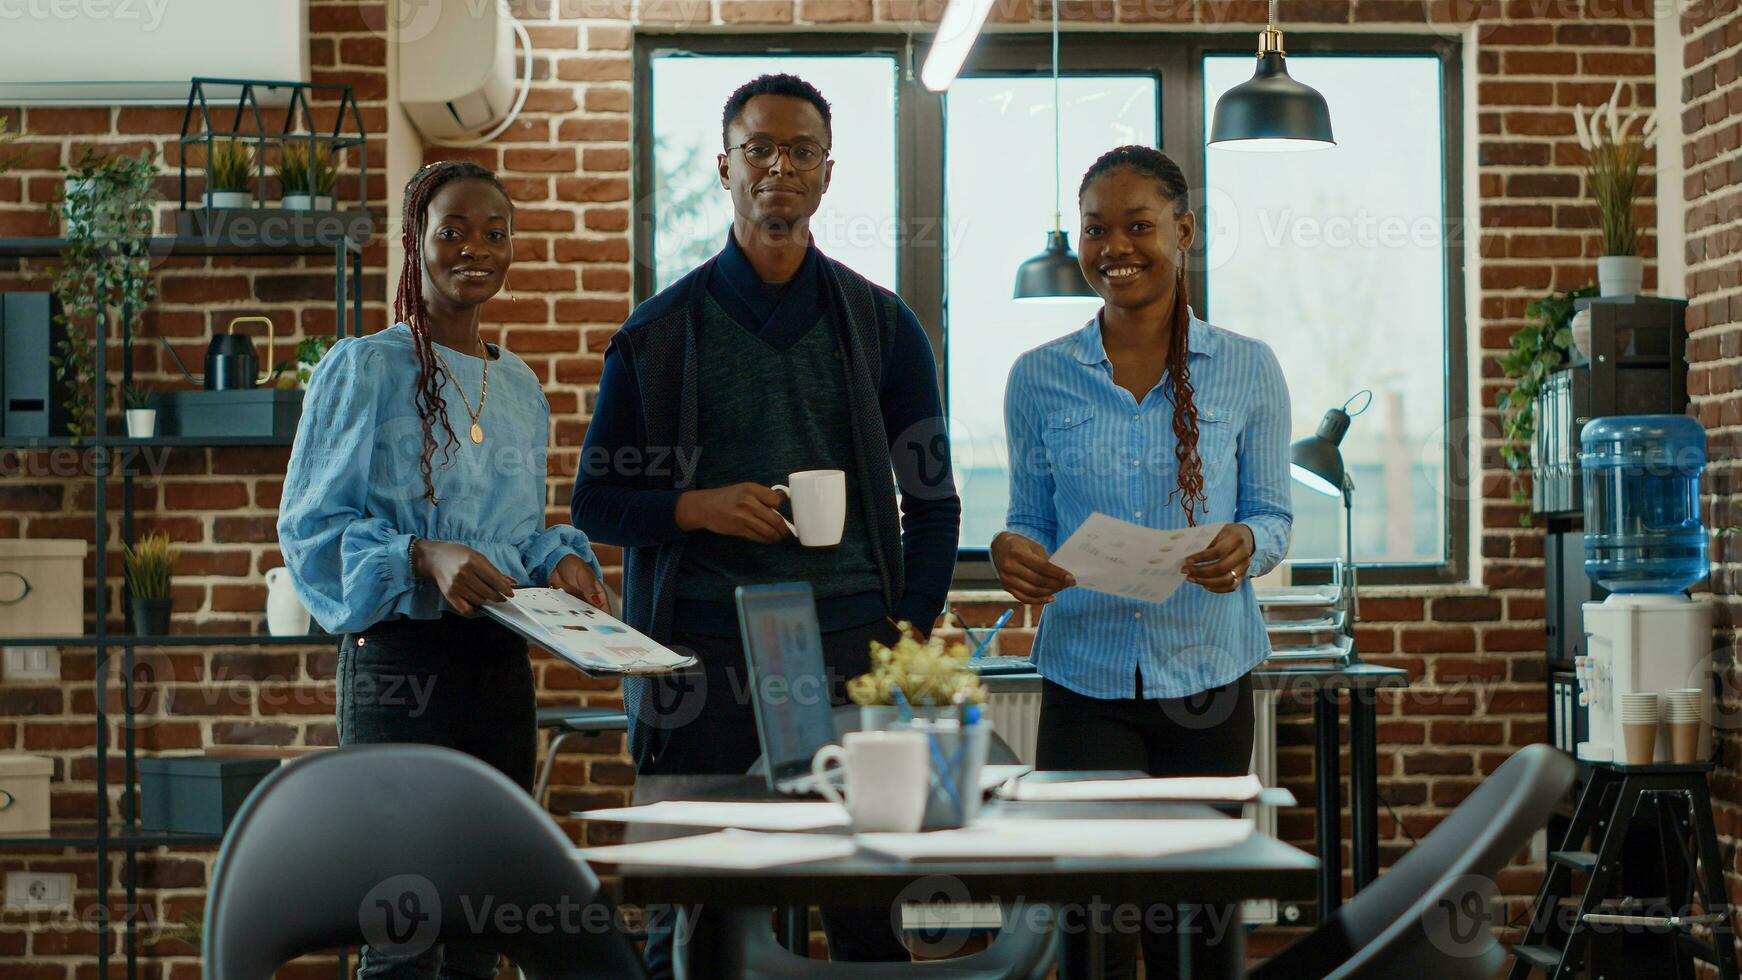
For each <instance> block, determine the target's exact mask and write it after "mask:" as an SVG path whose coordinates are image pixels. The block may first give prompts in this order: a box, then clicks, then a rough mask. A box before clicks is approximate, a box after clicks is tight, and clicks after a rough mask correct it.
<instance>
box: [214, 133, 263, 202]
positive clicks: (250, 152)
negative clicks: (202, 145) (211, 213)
mask: <svg viewBox="0 0 1742 980" xmlns="http://www.w3.org/2000/svg"><path fill="white" fill-rule="evenodd" d="M253 172H254V149H253V148H252V147H250V146H249V145H248V144H247V143H245V142H243V141H242V140H239V139H221V140H213V141H212V143H211V151H210V152H209V153H208V155H207V158H206V206H207V207H211V208H245V207H247V206H248V202H249V198H250V195H249V193H248V176H249V175H250V174H252V173H253Z"/></svg>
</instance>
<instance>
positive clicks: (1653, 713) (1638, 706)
mask: <svg viewBox="0 0 1742 980" xmlns="http://www.w3.org/2000/svg"><path fill="white" fill-rule="evenodd" d="M1621 732H1622V735H1623V736H1624V737H1625V738H1626V740H1627V764H1628V765H1632V766H1646V765H1650V764H1651V762H1652V759H1653V757H1654V756H1655V755H1656V754H1657V692H1655V691H1647V692H1644V693H1639V694H1623V695H1621Z"/></svg>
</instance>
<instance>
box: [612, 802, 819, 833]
mask: <svg viewBox="0 0 1742 980" xmlns="http://www.w3.org/2000/svg"><path fill="white" fill-rule="evenodd" d="M579 816H580V817H581V818H582V819H584V820H605V821H611V822H615V823H658V824H667V825H669V826H674V827H734V828H737V829H739V830H821V829H823V828H825V827H845V826H847V825H848V824H849V823H851V821H850V820H849V819H848V817H847V808H846V807H844V806H842V805H840V804H839V803H827V802H812V801H808V800H789V801H784V802H774V803H745V802H723V801H717V800H665V801H662V802H659V803H649V804H647V805H645V806H629V807H617V808H614V809H609V810H588V811H587V812H585V813H582V814H579Z"/></svg>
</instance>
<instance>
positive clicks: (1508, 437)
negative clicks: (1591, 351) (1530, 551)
mask: <svg viewBox="0 0 1742 980" xmlns="http://www.w3.org/2000/svg"><path fill="white" fill-rule="evenodd" d="M1595 295H1597V287H1596V286H1594V285H1586V286H1581V287H1580V288H1578V289H1570V290H1569V289H1562V290H1556V291H1555V292H1552V293H1549V294H1548V295H1547V296H1544V297H1542V298H1541V299H1538V300H1533V301H1532V302H1531V304H1530V305H1529V306H1526V307H1525V308H1524V315H1525V316H1526V317H1527V318H1528V319H1529V321H1530V322H1529V323H1527V324H1526V325H1525V326H1523V327H1521V328H1519V330H1518V332H1517V333H1515V334H1513V335H1512V350H1510V351H1508V352H1507V353H1506V354H1504V355H1502V356H1501V358H1500V369H1501V370H1502V371H1504V372H1505V373H1506V377H1508V378H1510V379H1512V380H1513V381H1514V382H1515V384H1514V385H1513V387H1512V388H1510V389H1508V390H1506V391H1503V392H1501V393H1500V400H1499V407H1500V433H1501V438H1502V439H1504V440H1505V441H1504V442H1502V443H1501V445H1500V456H1501V458H1502V459H1504V460H1505V461H1506V468H1507V470H1508V471H1509V472H1510V474H1511V480H1512V499H1513V500H1514V501H1517V502H1519V503H1524V502H1526V501H1528V500H1529V499H1530V497H1529V495H1528V494H1527V493H1525V491H1524V480H1523V479H1522V478H1521V477H1520V473H1521V471H1523V470H1526V469H1528V468H1529V466H1530V447H1531V443H1532V441H1533V440H1534V439H1535V438H1536V395H1537V392H1539V391H1541V390H1542V383H1543V381H1545V380H1546V379H1547V378H1548V376H1549V374H1550V373H1551V372H1553V371H1554V370H1555V369H1556V368H1558V367H1560V366H1561V365H1562V364H1565V363H1566V362H1567V360H1568V352H1569V351H1571V350H1572V347H1573V329H1572V322H1573V313H1574V312H1575V307H1574V301H1575V300H1577V299H1580V298H1583V297H1586V296H1595ZM1520 523H1522V524H1527V525H1528V524H1529V523H1530V514H1529V513H1528V512H1527V513H1526V514H1525V515H1524V517H1523V518H1522V519H1521V521H1520Z"/></svg>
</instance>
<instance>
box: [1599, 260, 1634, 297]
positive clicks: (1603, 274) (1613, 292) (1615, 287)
mask: <svg viewBox="0 0 1742 980" xmlns="http://www.w3.org/2000/svg"><path fill="white" fill-rule="evenodd" d="M1644 285H1645V260H1644V259H1642V258H1640V257H1639V256H1637V255H1604V256H1601V257H1599V258H1598V259H1597V292H1598V294H1599V295H1601V296H1638V295H1639V291H1640V289H1642V288H1644Z"/></svg>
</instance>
